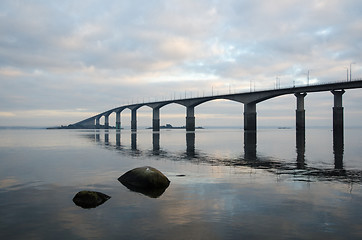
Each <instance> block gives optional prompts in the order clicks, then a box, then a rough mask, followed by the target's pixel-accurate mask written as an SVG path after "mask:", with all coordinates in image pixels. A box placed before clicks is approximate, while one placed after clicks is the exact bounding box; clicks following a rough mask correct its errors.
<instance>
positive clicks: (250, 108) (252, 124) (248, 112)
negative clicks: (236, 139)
mask: <svg viewBox="0 0 362 240" xmlns="http://www.w3.org/2000/svg"><path fill="white" fill-rule="evenodd" d="M244 130H248V131H256V103H246V104H244Z"/></svg>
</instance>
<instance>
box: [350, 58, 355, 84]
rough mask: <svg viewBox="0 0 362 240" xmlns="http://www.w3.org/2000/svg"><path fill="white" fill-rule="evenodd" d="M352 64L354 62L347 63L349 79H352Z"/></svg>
mask: <svg viewBox="0 0 362 240" xmlns="http://www.w3.org/2000/svg"><path fill="white" fill-rule="evenodd" d="M352 64H356V63H355V62H353V63H350V64H349V81H352Z"/></svg>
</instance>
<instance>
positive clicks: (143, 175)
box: [118, 166, 170, 198]
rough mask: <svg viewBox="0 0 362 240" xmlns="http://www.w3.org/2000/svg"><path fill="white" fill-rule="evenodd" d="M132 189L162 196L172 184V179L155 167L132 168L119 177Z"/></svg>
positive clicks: (145, 193) (155, 196) (149, 194)
mask: <svg viewBox="0 0 362 240" xmlns="http://www.w3.org/2000/svg"><path fill="white" fill-rule="evenodd" d="M118 181H120V182H121V183H122V184H123V185H124V186H126V187H127V188H128V189H130V190H131V191H135V192H140V193H142V194H144V195H147V196H149V197H152V198H157V197H159V196H161V195H162V194H163V193H164V192H165V190H166V188H167V187H168V186H169V185H170V180H168V178H167V177H166V176H165V175H163V173H162V172H160V171H159V170H157V169H156V168H153V167H149V166H146V167H139V168H135V169H132V170H130V171H128V172H126V173H125V174H123V175H122V176H120V177H119V178H118Z"/></svg>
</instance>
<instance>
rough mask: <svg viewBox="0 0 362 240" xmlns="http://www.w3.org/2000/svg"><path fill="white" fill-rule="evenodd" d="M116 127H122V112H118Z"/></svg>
mask: <svg viewBox="0 0 362 240" xmlns="http://www.w3.org/2000/svg"><path fill="white" fill-rule="evenodd" d="M116 129H121V112H116Z"/></svg>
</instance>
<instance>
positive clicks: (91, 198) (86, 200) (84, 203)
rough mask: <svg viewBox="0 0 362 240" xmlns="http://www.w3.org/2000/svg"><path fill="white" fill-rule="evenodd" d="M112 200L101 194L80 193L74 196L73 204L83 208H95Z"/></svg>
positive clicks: (91, 192) (92, 192)
mask: <svg viewBox="0 0 362 240" xmlns="http://www.w3.org/2000/svg"><path fill="white" fill-rule="evenodd" d="M110 198H111V197H110V196H108V195H106V194H104V193H101V192H94V191H80V192H78V193H77V194H76V195H75V196H74V198H73V202H74V203H75V204H76V205H77V206H80V207H82V208H95V207H97V206H99V205H101V204H103V203H104V202H105V201H107V200H108V199H110Z"/></svg>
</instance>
